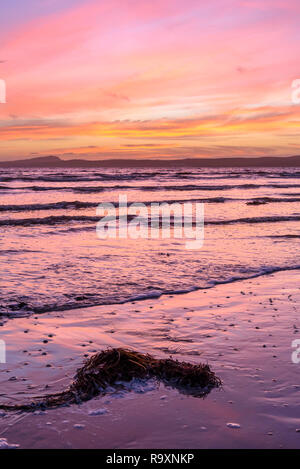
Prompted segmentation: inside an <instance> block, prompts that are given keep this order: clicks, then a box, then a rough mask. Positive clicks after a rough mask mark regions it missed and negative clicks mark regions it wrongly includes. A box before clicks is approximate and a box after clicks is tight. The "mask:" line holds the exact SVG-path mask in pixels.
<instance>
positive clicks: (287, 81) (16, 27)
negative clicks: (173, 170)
mask: <svg viewBox="0 0 300 469" xmlns="http://www.w3.org/2000/svg"><path fill="white" fill-rule="evenodd" d="M0 12H1V14H0V40H1V49H0V50H1V52H0V79H3V80H5V81H6V86H7V103H6V104H0V159H1V160H6V159H7V160H8V159H18V158H25V157H33V156H42V155H49V154H52V155H58V156H61V157H63V158H76V157H81V158H82V157H85V158H89V159H92V158H143V157H146V158H182V157H201V156H203V157H204V156H205V157H212V158H213V157H218V156H261V155H282V156H288V155H296V154H300V139H299V133H300V132H299V125H300V105H299V104H293V102H292V98H291V94H292V89H291V85H292V82H293V80H295V79H297V78H300V60H299V59H300V27H299V21H300V1H299V0H209V1H204V0H203V1H202V0H147V1H143V0H97V1H90V0H10V1H9V2H1V6H0Z"/></svg>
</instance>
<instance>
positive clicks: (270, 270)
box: [0, 265, 300, 326]
mask: <svg viewBox="0 0 300 469" xmlns="http://www.w3.org/2000/svg"><path fill="white" fill-rule="evenodd" d="M296 270H299V271H300V265H297V266H292V267H278V268H277V267H273V268H268V269H266V271H265V272H258V273H254V274H253V275H251V276H250V277H245V278H242V277H236V278H230V279H228V280H222V281H219V282H218V281H215V282H214V283H211V284H210V285H207V286H206V287H199V286H195V287H191V288H190V289H186V290H173V291H169V292H168V291H165V292H162V293H157V294H156V293H154V294H149V295H147V294H145V295H144V294H141V295H138V296H133V297H131V298H129V299H127V300H124V301H120V302H118V303H114V302H112V303H99V304H97V303H96V304H91V305H78V306H77V307H74V306H70V307H69V308H67V307H65V308H62V307H60V308H59V307H57V309H51V310H49V311H29V312H28V313H26V312H25V311H22V312H16V313H15V314H14V313H12V312H9V313H7V314H4V313H1V314H0V317H1V318H2V319H3V320H4V321H8V320H11V319H20V318H24V317H26V318H27V317H31V316H37V315H38V316H39V315H44V314H56V313H65V312H66V313H67V312H72V311H74V312H75V311H78V310H82V309H89V308H96V307H109V306H115V307H117V306H118V305H126V304H130V303H136V302H143V301H148V300H160V299H161V298H163V297H169V296H170V295H172V296H177V295H178V296H181V295H188V294H190V293H194V292H198V291H201V290H210V289H212V288H215V287H218V286H219V285H230V284H232V283H236V282H244V281H247V280H252V279H256V278H260V277H264V276H268V275H272V274H276V273H280V272H290V271H296ZM1 325H4V322H3V323H2V324H0V326H1Z"/></svg>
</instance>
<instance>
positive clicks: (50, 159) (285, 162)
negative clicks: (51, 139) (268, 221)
mask: <svg viewBox="0 0 300 469" xmlns="http://www.w3.org/2000/svg"><path fill="white" fill-rule="evenodd" d="M145 167H148V168H159V167H162V168H171V167H190V168H234V167H235V168H247V167H249V168H250V167H252V168H253V167H265V168H276V167H283V168H289V167H300V155H299V156H287V157H275V156H264V157H259V158H187V159H180V160H146V159H144V160H143V159H140V160H134V159H128V160H124V159H114V160H83V159H73V160H62V159H60V158H59V157H58V156H42V157H38V158H29V159H28V158H27V159H24V160H15V161H2V162H0V168H145Z"/></svg>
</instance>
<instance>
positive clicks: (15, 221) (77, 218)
mask: <svg viewBox="0 0 300 469" xmlns="http://www.w3.org/2000/svg"><path fill="white" fill-rule="evenodd" d="M134 218H135V215H127V220H128V221H130V220H132V219H134ZM99 220H101V217H97V216H92V215H91V216H89V215H52V216H49V217H41V218H11V219H2V220H0V226H23V227H28V226H35V225H59V224H62V223H72V222H84V223H89V222H90V223H97V222H98V221H99ZM288 221H291V222H292V221H300V216H299V215H278V216H276V215H274V216H262V217H244V218H235V219H225V220H205V221H204V223H205V225H233V224H237V223H247V224H251V223H278V222H288ZM159 222H160V223H162V219H161V218H160V220H159ZM170 222H171V225H174V223H176V220H174V218H173V217H172V216H171V217H170ZM144 223H145V224H147V223H149V224H150V219H148V220H147V219H144ZM193 223H194V222H193Z"/></svg>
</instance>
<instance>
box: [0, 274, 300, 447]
mask: <svg viewBox="0 0 300 469" xmlns="http://www.w3.org/2000/svg"><path fill="white" fill-rule="evenodd" d="M299 300H300V287H299V271H298V270H292V271H288V270H287V271H283V272H278V273H274V274H270V275H262V276H259V277H257V278H253V279H247V280H240V281H236V282H232V283H230V284H221V285H216V286H214V287H213V288H209V289H200V290H197V291H193V292H190V293H186V294H178V295H162V296H161V297H160V298H153V299H146V300H143V301H134V302H127V303H124V304H112V305H101V306H95V307H89V308H81V309H77V310H69V311H62V312H59V311H55V312H50V313H44V314H42V315H30V316H27V317H19V318H14V319H11V320H9V321H7V322H4V324H3V326H2V327H1V339H2V340H4V341H5V343H6V347H7V351H6V352H7V363H6V364H1V365H0V366H1V373H0V380H1V390H2V392H1V399H0V400H1V403H6V404H8V403H13V404H16V403H24V402H31V401H32V400H34V397H35V396H41V395H45V394H49V393H55V392H58V391H62V390H64V389H66V388H67V387H68V385H69V384H70V383H71V381H72V378H73V376H74V375H75V372H76V370H77V369H78V368H79V367H81V366H82V364H83V363H84V361H85V360H86V359H87V357H89V356H91V355H92V354H93V353H95V352H96V351H101V350H103V349H105V348H107V347H126V348H130V349H133V350H137V351H139V352H142V353H151V354H152V355H154V356H156V357H161V358H166V357H169V356H172V357H173V358H176V359H178V360H184V361H189V362H192V363H199V362H203V363H208V364H209V365H210V367H211V369H212V370H213V371H214V372H215V373H216V375H217V376H218V377H219V378H220V379H221V380H222V382H223V385H222V387H221V388H220V389H213V390H212V391H211V392H210V393H209V394H208V396H207V397H206V398H205V399H201V398H196V397H193V396H189V395H185V394H183V393H180V392H179V391H177V390H174V389H172V388H170V387H166V386H165V385H163V384H158V383H157V382H154V381H151V380H150V381H147V382H146V381H145V382H143V381H142V382H139V381H136V382H133V383H130V384H129V385H126V386H125V388H124V389H111V390H109V391H108V392H107V393H106V394H105V395H100V396H98V397H96V398H94V399H92V400H90V401H88V402H85V403H83V404H81V405H76V404H75V405H71V406H68V407H59V408H56V409H47V410H45V411H42V410H37V411H34V412H29V413H26V412H3V411H1V412H0V438H5V439H6V440H7V442H8V444H17V445H20V446H19V447H20V448H112V449H113V448H297V447H299V443H300V441H299V439H300V431H299V429H300V413H299V407H298V396H299V389H300V380H299V367H300V364H297V363H293V361H292V353H293V351H295V348H292V342H293V341H294V340H295V339H298V338H300V336H299V334H300V332H299V328H300V323H299ZM230 424H236V425H230Z"/></svg>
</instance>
